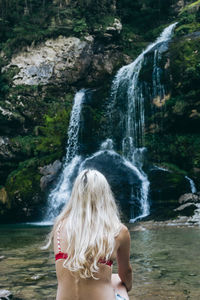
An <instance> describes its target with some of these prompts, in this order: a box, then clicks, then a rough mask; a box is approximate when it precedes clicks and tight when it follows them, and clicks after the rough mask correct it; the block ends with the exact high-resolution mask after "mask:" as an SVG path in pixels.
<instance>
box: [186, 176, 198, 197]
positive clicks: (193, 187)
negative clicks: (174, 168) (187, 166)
mask: <svg viewBox="0 0 200 300" xmlns="http://www.w3.org/2000/svg"><path fill="white" fill-rule="evenodd" d="M185 178H186V179H187V180H188V181H189V184H190V188H191V192H192V193H193V194H195V193H196V192H197V189H196V186H195V183H194V181H193V180H192V179H191V178H190V177H188V176H185Z"/></svg>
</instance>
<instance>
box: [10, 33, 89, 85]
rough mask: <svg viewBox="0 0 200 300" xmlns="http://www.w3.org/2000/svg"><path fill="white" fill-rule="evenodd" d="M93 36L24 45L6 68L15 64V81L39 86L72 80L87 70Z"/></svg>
mask: <svg viewBox="0 0 200 300" xmlns="http://www.w3.org/2000/svg"><path fill="white" fill-rule="evenodd" d="M91 44H92V39H91V42H90V40H89V39H87V41H81V40H80V39H78V38H76V37H69V38H67V37H63V36H60V37H58V38H57V39H55V40H53V39H49V40H47V41H46V42H45V43H44V44H40V45H38V46H32V47H27V49H26V51H24V52H21V53H20V54H19V55H16V56H15V57H13V58H12V60H11V62H10V64H9V65H8V66H7V67H6V68H9V67H10V66H17V67H18V68H19V73H18V74H17V75H15V77H14V84H15V85H19V84H27V85H38V84H48V83H53V82H54V83H55V82H56V81H58V82H59V81H62V79H63V80H65V81H66V82H68V83H74V82H76V81H77V80H80V79H81V78H82V76H83V75H84V74H85V72H86V71H87V68H88V66H89V65H90V63H91V59H92V47H91Z"/></svg>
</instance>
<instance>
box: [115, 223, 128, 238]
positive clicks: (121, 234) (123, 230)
mask: <svg viewBox="0 0 200 300" xmlns="http://www.w3.org/2000/svg"><path fill="white" fill-rule="evenodd" d="M118 238H119V240H124V239H125V240H127V239H128V240H129V239H130V233H129V230H128V228H127V227H126V226H125V225H124V224H121V230H120V232H119V235H118Z"/></svg>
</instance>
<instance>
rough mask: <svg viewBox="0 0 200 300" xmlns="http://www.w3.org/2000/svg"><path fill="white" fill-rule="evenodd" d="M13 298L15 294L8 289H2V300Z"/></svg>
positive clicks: (0, 297)
mask: <svg viewBox="0 0 200 300" xmlns="http://www.w3.org/2000/svg"><path fill="white" fill-rule="evenodd" d="M10 299H13V295H12V293H11V292H10V291H8V290H0V300H10Z"/></svg>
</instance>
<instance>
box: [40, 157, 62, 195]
mask: <svg viewBox="0 0 200 300" xmlns="http://www.w3.org/2000/svg"><path fill="white" fill-rule="evenodd" d="M61 166H62V163H61V162H60V161H59V160H56V161H54V162H53V164H49V165H47V166H44V167H40V168H39V170H40V174H42V175H44V176H42V177H41V179H40V188H41V190H42V191H43V190H45V189H46V187H47V185H48V184H49V183H50V182H52V181H53V180H54V179H55V178H56V175H57V174H58V171H59V170H60V168H61Z"/></svg>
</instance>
